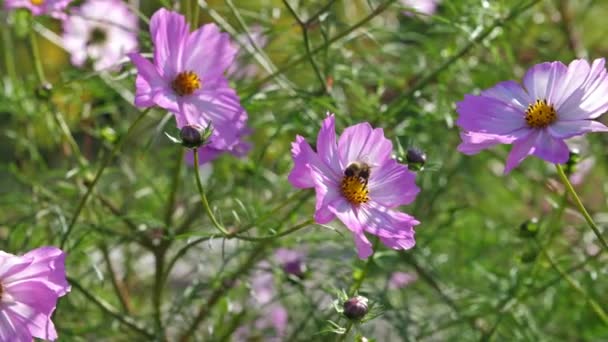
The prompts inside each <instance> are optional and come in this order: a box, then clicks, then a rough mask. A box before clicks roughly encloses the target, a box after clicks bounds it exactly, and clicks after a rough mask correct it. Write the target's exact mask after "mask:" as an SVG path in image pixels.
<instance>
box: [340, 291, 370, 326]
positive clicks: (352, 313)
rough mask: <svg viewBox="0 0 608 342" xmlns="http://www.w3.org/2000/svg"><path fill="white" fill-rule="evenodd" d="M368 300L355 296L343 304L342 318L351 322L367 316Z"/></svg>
mask: <svg viewBox="0 0 608 342" xmlns="http://www.w3.org/2000/svg"><path fill="white" fill-rule="evenodd" d="M367 303H368V300H367V298H365V297H363V296H355V297H352V298H350V299H349V300H347V301H346V302H344V306H343V308H344V316H346V317H348V318H350V319H352V320H357V321H358V320H360V319H361V318H363V317H364V316H365V315H366V314H367V309H368V304H367Z"/></svg>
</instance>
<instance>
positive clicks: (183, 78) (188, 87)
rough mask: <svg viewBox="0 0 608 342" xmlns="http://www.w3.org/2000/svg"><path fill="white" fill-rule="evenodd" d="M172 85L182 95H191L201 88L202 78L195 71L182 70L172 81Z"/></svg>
mask: <svg viewBox="0 0 608 342" xmlns="http://www.w3.org/2000/svg"><path fill="white" fill-rule="evenodd" d="M171 87H172V88H173V90H174V91H175V92H176V93H177V94H178V95H180V96H186V95H191V94H192V93H194V92H195V91H196V90H197V89H200V88H201V79H200V78H199V77H198V75H197V74H196V73H194V72H193V71H184V72H180V73H179V74H178V75H177V77H175V79H174V80H173V82H172V83H171Z"/></svg>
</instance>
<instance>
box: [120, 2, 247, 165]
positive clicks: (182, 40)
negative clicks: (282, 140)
mask: <svg viewBox="0 0 608 342" xmlns="http://www.w3.org/2000/svg"><path fill="white" fill-rule="evenodd" d="M150 34H151V36H152V41H153V43H154V63H151V62H150V61H149V60H147V59H146V58H144V57H143V56H142V55H140V54H138V53H131V54H129V57H130V58H131V61H132V62H133V64H135V67H136V68H137V72H138V75H137V80H136V93H135V105H137V106H138V107H151V106H159V107H161V108H164V109H166V110H168V111H170V112H172V113H173V114H175V119H176V121H177V127H178V128H182V127H183V126H186V125H192V126H196V127H201V128H203V127H207V126H208V125H209V124H211V125H212V127H213V134H212V136H211V138H210V141H209V144H208V145H207V151H208V152H209V154H210V155H211V157H214V156H215V155H216V154H217V153H219V151H230V152H234V153H236V154H241V153H243V152H242V151H243V150H246V149H247V148H248V145H247V144H245V143H243V142H242V140H241V138H242V137H243V136H244V135H246V134H248V132H249V131H248V129H247V128H246V121H247V113H246V112H245V110H244V109H243V107H242V106H241V104H240V101H239V97H238V95H237V94H236V92H235V91H234V89H232V88H231V87H230V86H229V84H228V80H226V78H225V77H224V72H225V71H226V70H227V68H228V67H229V66H230V64H231V63H232V62H233V60H234V57H235V54H236V48H235V47H233V46H232V44H231V42H230V37H229V36H228V34H226V33H221V32H220V31H219V29H218V27H217V26H216V25H215V24H207V25H203V26H202V27H200V28H199V29H197V30H195V31H194V32H190V27H189V25H188V23H186V20H185V18H184V16H182V15H181V14H179V13H177V12H171V11H168V10H166V9H160V10H158V11H156V13H154V15H153V16H152V19H151V20H150ZM204 159H205V160H209V159H211V158H210V157H208V156H206V157H205V158H204Z"/></svg>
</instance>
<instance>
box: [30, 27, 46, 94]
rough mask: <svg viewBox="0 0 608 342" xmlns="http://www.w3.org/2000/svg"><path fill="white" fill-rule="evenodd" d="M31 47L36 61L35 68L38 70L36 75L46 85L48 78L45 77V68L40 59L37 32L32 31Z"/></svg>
mask: <svg viewBox="0 0 608 342" xmlns="http://www.w3.org/2000/svg"><path fill="white" fill-rule="evenodd" d="M29 36H30V45H31V47H32V56H33V59H34V67H35V68H36V75H37V76H38V81H39V82H40V83H41V84H42V83H46V77H45V76H44V68H43V67H42V59H41V58H40V50H39V49H38V42H37V41H36V31H34V30H30V34H29Z"/></svg>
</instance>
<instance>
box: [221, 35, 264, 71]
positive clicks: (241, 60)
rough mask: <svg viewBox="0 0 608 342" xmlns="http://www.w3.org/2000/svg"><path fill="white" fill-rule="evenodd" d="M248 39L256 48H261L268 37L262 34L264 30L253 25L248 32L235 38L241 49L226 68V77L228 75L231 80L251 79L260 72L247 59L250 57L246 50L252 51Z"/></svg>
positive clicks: (253, 63) (256, 66) (254, 64)
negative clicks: (233, 61)
mask: <svg viewBox="0 0 608 342" xmlns="http://www.w3.org/2000/svg"><path fill="white" fill-rule="evenodd" d="M250 38H251V40H253V42H255V44H256V45H257V46H258V47H261V48H262V47H264V46H266V44H268V37H267V36H266V35H265V34H264V29H263V27H262V26H260V25H253V26H251V28H250V30H249V32H247V33H241V34H239V35H238V36H236V40H237V41H238V42H239V44H240V45H241V47H240V48H239V52H238V56H237V58H236V62H235V63H232V65H231V66H230V68H228V75H230V77H231V78H232V79H237V80H245V79H252V78H254V77H255V76H257V74H258V72H259V71H260V69H259V68H258V65H257V64H256V63H255V62H251V61H249V60H248V59H247V57H250V54H249V51H248V49H254V47H253V46H252V44H251V41H249V39H250Z"/></svg>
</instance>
